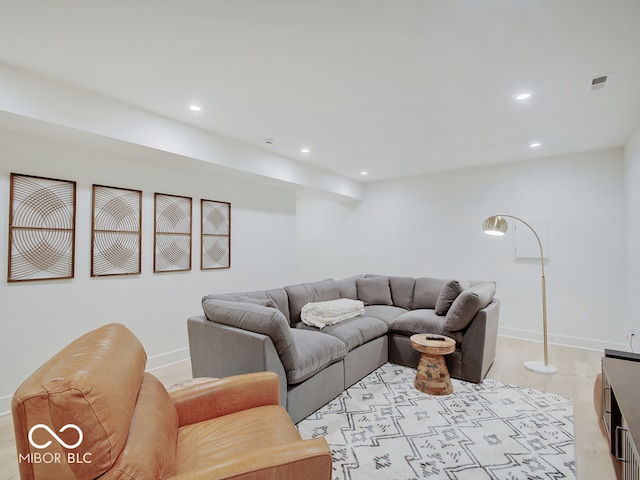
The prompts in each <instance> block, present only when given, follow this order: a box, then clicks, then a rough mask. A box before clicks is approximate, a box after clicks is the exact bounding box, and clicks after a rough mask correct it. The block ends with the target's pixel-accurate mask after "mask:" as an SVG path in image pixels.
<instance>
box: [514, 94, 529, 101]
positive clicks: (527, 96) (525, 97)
mask: <svg viewBox="0 0 640 480" xmlns="http://www.w3.org/2000/svg"><path fill="white" fill-rule="evenodd" d="M530 96H531V94H530V93H521V94H519V95H516V100H526V99H527V98H529V97H530Z"/></svg>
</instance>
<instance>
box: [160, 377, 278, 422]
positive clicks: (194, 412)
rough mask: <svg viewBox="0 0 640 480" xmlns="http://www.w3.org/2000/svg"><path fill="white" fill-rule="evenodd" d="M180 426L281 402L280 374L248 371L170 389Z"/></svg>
mask: <svg viewBox="0 0 640 480" xmlns="http://www.w3.org/2000/svg"><path fill="white" fill-rule="evenodd" d="M169 396H170V398H171V400H172V401H173V404H174V405H175V407H176V410H177V411H178V419H179V425H180V427H182V426H184V425H191V424H193V423H198V422H202V421H204V420H208V419H211V418H216V417H221V416H223V415H229V414H230V413H235V412H239V411H241V410H247V409H249V408H255V407H260V406H263V405H279V404H280V390H279V387H278V375H276V374H275V373H274V372H258V373H247V374H245V375H236V376H232V377H226V378H220V379H210V380H208V381H204V382H199V383H194V384H192V385H187V386H186V387H183V388H179V389H176V390H173V391H170V392H169Z"/></svg>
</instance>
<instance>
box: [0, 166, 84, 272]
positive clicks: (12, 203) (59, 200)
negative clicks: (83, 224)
mask: <svg viewBox="0 0 640 480" xmlns="http://www.w3.org/2000/svg"><path fill="white" fill-rule="evenodd" d="M75 227H76V182H74V181H70V180H57V179H53V178H45V177H35V176H31V175H21V174H17V173H12V174H11V185H10V193H9V261H8V262H7V263H8V273H7V281H8V282H23V281H30V280H54V279H55V280H57V279H69V278H73V277H74V265H75V230H76V228H75Z"/></svg>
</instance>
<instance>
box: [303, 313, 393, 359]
mask: <svg viewBox="0 0 640 480" xmlns="http://www.w3.org/2000/svg"><path fill="white" fill-rule="evenodd" d="M294 327H295V328H301V329H303V330H312V331H313V330H315V331H316V332H317V331H318V329H316V328H314V327H310V326H309V325H305V324H304V323H302V322H300V323H297V324H295V325H294ZM388 331H389V327H388V325H387V324H386V323H385V322H383V321H382V320H378V319H377V318H371V317H363V316H360V317H356V318H350V319H348V320H343V321H342V322H340V323H336V324H335V325H328V326H326V327H324V328H323V329H322V333H323V334H325V333H326V334H327V335H331V336H333V337H336V338H337V339H339V340H340V341H342V342H343V343H344V344H345V345H346V346H347V349H348V350H349V351H351V350H353V349H354V348H356V347H359V346H360V345H364V344H365V343H367V342H368V341H370V340H373V339H374V338H378V337H381V336H383V335H386V334H387V332H388Z"/></svg>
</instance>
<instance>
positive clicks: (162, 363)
mask: <svg viewBox="0 0 640 480" xmlns="http://www.w3.org/2000/svg"><path fill="white" fill-rule="evenodd" d="M189 358H190V357H189V349H188V348H186V347H185V348H180V349H178V350H173V351H171V352H166V353H161V354H160V355H154V356H153V357H149V358H148V359H147V368H146V370H147V371H154V370H159V369H161V368H164V367H168V366H169V365H173V364H175V363H178V362H184V361H186V360H189ZM12 398H13V394H11V395H6V396H4V397H0V416H1V415H8V414H10V413H11V399H12Z"/></svg>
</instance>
